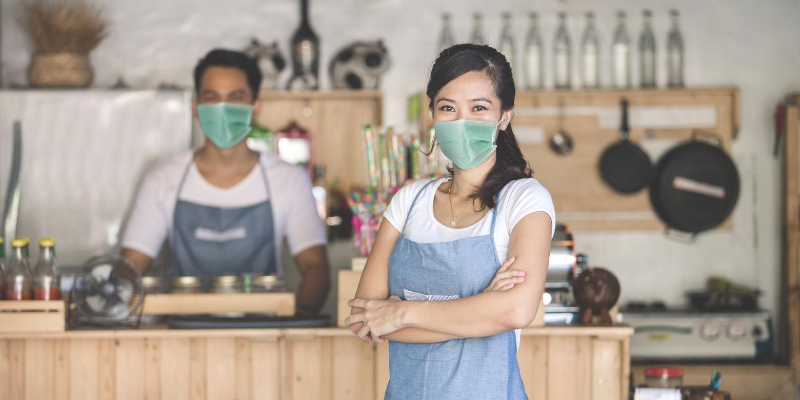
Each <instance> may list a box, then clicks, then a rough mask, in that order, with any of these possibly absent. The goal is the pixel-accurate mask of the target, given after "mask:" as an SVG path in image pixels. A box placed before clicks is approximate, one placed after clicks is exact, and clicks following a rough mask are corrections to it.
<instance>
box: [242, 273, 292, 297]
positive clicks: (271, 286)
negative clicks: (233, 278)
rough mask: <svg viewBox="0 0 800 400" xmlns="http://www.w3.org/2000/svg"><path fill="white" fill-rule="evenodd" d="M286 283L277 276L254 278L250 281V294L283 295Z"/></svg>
mask: <svg viewBox="0 0 800 400" xmlns="http://www.w3.org/2000/svg"><path fill="white" fill-rule="evenodd" d="M286 291H287V290H286V281H285V280H283V279H282V278H281V277H280V276H277V275H263V276H254V277H252V279H251V284H250V292H251V293H283V292H286Z"/></svg>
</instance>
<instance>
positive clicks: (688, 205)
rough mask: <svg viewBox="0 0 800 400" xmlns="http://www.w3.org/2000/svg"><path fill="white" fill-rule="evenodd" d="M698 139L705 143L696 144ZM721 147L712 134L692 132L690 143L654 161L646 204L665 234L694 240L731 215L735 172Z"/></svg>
mask: <svg viewBox="0 0 800 400" xmlns="http://www.w3.org/2000/svg"><path fill="white" fill-rule="evenodd" d="M700 136H704V137H705V138H706V140H699V137H700ZM708 139H712V140H714V141H715V142H716V144H711V143H709V141H708ZM721 143H722V140H721V139H720V138H719V136H717V135H716V134H713V133H710V132H703V131H698V130H696V131H694V132H692V139H691V140H689V141H687V142H684V143H682V144H679V145H677V146H675V147H674V148H672V149H671V150H670V151H668V152H667V153H666V154H665V155H664V156H663V157H661V159H660V160H659V161H658V164H657V165H656V168H655V172H654V173H653V180H652V182H651V183H650V202H651V203H652V205H653V209H654V210H655V211H656V214H658V217H659V218H661V220H662V221H664V223H665V224H666V225H667V229H668V230H677V231H682V232H685V233H688V234H690V235H691V237H692V238H694V236H695V235H696V234H698V233H700V232H703V231H706V230H709V229H712V228H714V227H716V226H718V225H719V224H721V223H722V222H723V221H725V219H726V218H728V216H729V215H730V213H731V212H732V211H733V208H734V206H735V205H736V201H737V200H738V198H739V172H738V171H737V170H736V165H734V163H733V160H732V159H731V158H730V156H728V154H726V153H725V151H724V150H723V149H722V146H721Z"/></svg>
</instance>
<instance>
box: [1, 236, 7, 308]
mask: <svg viewBox="0 0 800 400" xmlns="http://www.w3.org/2000/svg"><path fill="white" fill-rule="evenodd" d="M5 243H6V242H5V241H4V240H3V238H0V300H5V298H6V256H5V249H6V244H5Z"/></svg>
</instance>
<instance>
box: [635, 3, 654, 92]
mask: <svg viewBox="0 0 800 400" xmlns="http://www.w3.org/2000/svg"><path fill="white" fill-rule="evenodd" d="M642 14H643V15H644V28H643V29H642V34H641V36H640V37H639V62H640V66H639V73H640V75H641V79H640V81H639V84H640V85H641V87H643V88H653V87H656V37H655V35H654V34H653V27H652V21H651V20H652V14H651V13H650V10H644V12H643V13H642Z"/></svg>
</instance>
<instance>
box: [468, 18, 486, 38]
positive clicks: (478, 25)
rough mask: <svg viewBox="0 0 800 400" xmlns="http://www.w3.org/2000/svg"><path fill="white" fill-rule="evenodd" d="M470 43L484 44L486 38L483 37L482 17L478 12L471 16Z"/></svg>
mask: <svg viewBox="0 0 800 400" xmlns="http://www.w3.org/2000/svg"><path fill="white" fill-rule="evenodd" d="M472 19H473V23H472V39H471V40H470V41H471V42H472V44H478V45H483V44H486V39H484V37H483V17H482V16H481V15H480V14H477V13H476V14H475V15H473V16H472Z"/></svg>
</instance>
